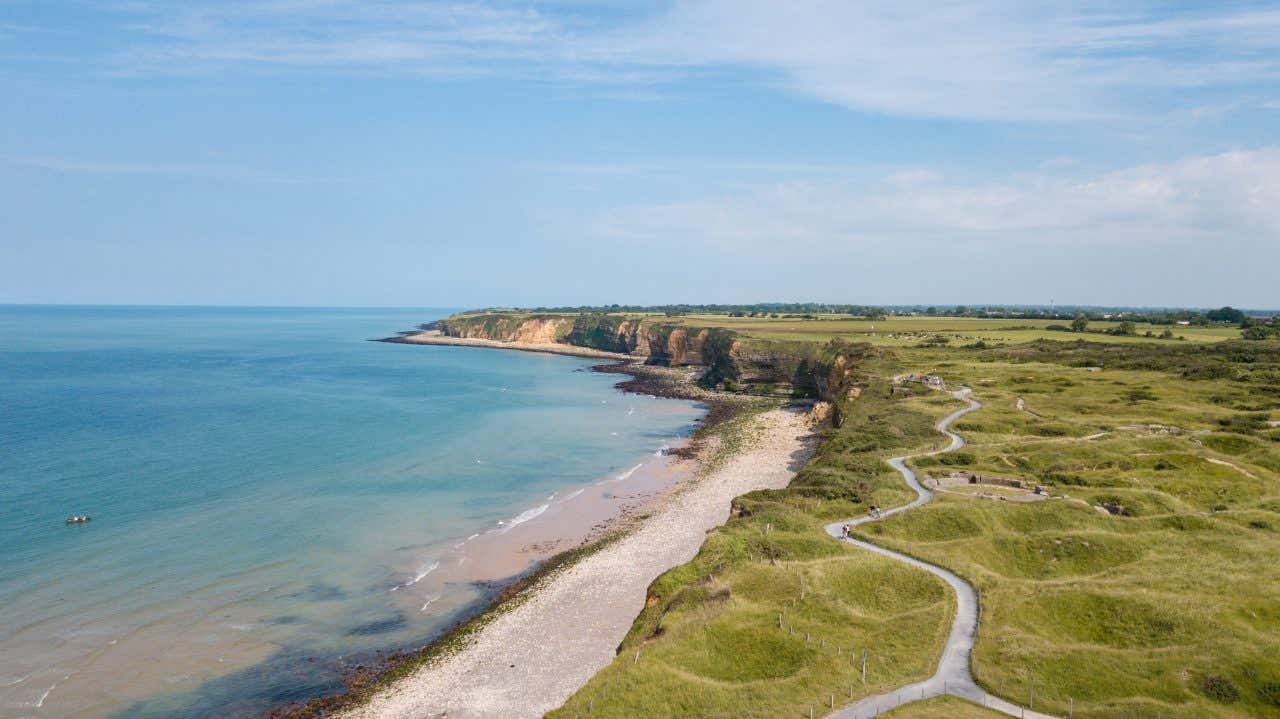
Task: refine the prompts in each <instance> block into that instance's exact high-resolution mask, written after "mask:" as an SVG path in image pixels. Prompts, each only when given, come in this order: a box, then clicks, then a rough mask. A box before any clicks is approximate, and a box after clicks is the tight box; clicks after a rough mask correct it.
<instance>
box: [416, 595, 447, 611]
mask: <svg viewBox="0 0 1280 719" xmlns="http://www.w3.org/2000/svg"><path fill="white" fill-rule="evenodd" d="M442 596H444V595H442V594H432V595H431V596H430V597H427V601H426V602H424V603H423V605H422V609H419V610H418V611H420V612H425V611H427V607H429V606H431V605H432V604H435V603H436V602H438V601H440V597H442Z"/></svg>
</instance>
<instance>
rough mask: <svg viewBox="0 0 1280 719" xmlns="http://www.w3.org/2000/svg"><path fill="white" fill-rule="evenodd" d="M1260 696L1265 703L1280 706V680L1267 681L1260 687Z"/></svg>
mask: <svg viewBox="0 0 1280 719" xmlns="http://www.w3.org/2000/svg"><path fill="white" fill-rule="evenodd" d="M1258 698H1259V699H1261V700H1262V703H1263V704H1270V705H1271V706H1274V707H1280V682H1267V683H1266V684H1263V685H1262V686H1260V687H1258Z"/></svg>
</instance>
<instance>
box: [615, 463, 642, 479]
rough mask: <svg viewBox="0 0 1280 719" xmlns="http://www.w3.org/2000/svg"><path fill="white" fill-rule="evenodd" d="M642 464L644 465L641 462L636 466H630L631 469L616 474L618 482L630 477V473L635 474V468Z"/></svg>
mask: <svg viewBox="0 0 1280 719" xmlns="http://www.w3.org/2000/svg"><path fill="white" fill-rule="evenodd" d="M643 466H644V465H643V464H637V465H636V466H634V467H632V468H631V469H628V470H627V471H625V472H623V473H622V474H619V475H618V481H619V482H621V481H623V480H626V479H629V478H630V477H631V475H633V474H635V473H636V470H637V469H640V468H641V467H643Z"/></svg>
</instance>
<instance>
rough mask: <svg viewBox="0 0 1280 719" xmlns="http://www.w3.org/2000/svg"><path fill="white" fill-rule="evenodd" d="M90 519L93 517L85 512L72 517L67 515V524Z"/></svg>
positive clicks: (80, 522) (81, 522) (82, 522)
mask: <svg viewBox="0 0 1280 719" xmlns="http://www.w3.org/2000/svg"><path fill="white" fill-rule="evenodd" d="M91 519H93V517H90V516H89V515H87V514H77V515H75V516H72V517H67V524H84V523H85V522H88V521H89V520H91Z"/></svg>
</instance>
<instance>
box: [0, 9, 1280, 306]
mask: <svg viewBox="0 0 1280 719" xmlns="http://www.w3.org/2000/svg"><path fill="white" fill-rule="evenodd" d="M757 301H826V302H848V303H865V304H911V303H921V304H948V303H963V304H982V303H999V304H1006V303H1008V304H1013V303H1019V304H1048V303H1050V302H1056V303H1057V304H1060V305H1065V304H1088V305H1141V306H1192V307H1207V306H1220V305H1224V304H1232V305H1235V306H1243V307H1249V308H1258V309H1265V308H1280V0H1273V1H1272V2H1205V3H1199V2H1159V3H1146V2H1141V1H1140V0H1139V1H1134V2H1123V3H1119V2H1094V1H1092V0H1084V1H1082V2H1060V3H1054V2H1027V1H1025V0H1023V1H1019V2H1014V1H1008V2H1006V1H1003V0H973V1H971V2H964V3H957V2H951V1H950V0H929V1H928V2H924V1H919V0H893V1H884V2H882V1H879V0H867V1H865V2H852V1H845V2H835V1H822V0H787V1H786V2H780V1H778V0H767V1H766V0H688V1H679V2H643V3H640V2H624V1H623V0H602V1H601V2H587V1H586V0H545V1H544V0H526V1H525V2H508V1H506V0H478V1H476V2H452V1H443V2H433V1H423V0H239V1H237V2H231V1H225V2H214V1H212V0H172V1H169V0H0V303H68V304H99V303H102V304H220V305H226V304H229V305H327V306H453V307H460V306H505V305H517V306H539V305H571V304H572V305H576V304H596V303H615V302H616V303H637V304H639V303H649V304H657V303H674V302H723V303H732V302H757Z"/></svg>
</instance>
